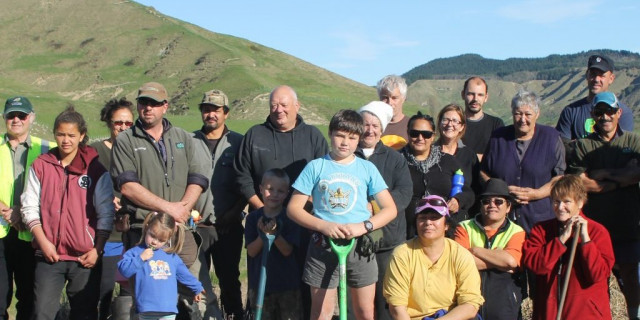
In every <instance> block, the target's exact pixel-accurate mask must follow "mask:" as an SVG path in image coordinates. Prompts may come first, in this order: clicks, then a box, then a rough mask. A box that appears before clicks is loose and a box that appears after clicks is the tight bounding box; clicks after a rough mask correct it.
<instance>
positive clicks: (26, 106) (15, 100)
mask: <svg viewBox="0 0 640 320" xmlns="http://www.w3.org/2000/svg"><path fill="white" fill-rule="evenodd" d="M14 111H18V112H22V113H31V112H33V106H31V102H30V101H29V99H27V97H22V96H17V97H12V98H9V99H7V101H6V102H5V104H4V115H7V114H8V113H9V112H14Z"/></svg>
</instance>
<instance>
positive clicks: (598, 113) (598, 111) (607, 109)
mask: <svg viewBox="0 0 640 320" xmlns="http://www.w3.org/2000/svg"><path fill="white" fill-rule="evenodd" d="M616 112H618V109H617V108H613V107H611V106H607V107H604V108H602V107H598V108H595V109H593V116H594V117H598V118H599V117H602V116H603V115H605V113H606V114H607V115H608V116H610V117H611V116H613V115H614V114H616Z"/></svg>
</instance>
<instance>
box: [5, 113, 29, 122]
mask: <svg viewBox="0 0 640 320" xmlns="http://www.w3.org/2000/svg"><path fill="white" fill-rule="evenodd" d="M28 116H29V114H28V113H24V112H9V113H8V114H7V115H5V116H4V117H5V118H6V119H7V120H13V119H14V118H18V119H20V120H23V121H24V120H25V119H27V117H28Z"/></svg>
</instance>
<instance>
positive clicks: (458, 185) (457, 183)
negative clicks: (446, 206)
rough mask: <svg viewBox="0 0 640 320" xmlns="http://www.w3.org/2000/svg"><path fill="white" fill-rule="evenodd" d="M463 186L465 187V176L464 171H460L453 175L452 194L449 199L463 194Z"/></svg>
mask: <svg viewBox="0 0 640 320" xmlns="http://www.w3.org/2000/svg"><path fill="white" fill-rule="evenodd" d="M462 186H464V175H463V174H462V170H460V169H458V171H456V173H455V174H454V175H453V181H452V182H451V194H449V198H453V196H455V195H456V194H458V193H460V192H462Z"/></svg>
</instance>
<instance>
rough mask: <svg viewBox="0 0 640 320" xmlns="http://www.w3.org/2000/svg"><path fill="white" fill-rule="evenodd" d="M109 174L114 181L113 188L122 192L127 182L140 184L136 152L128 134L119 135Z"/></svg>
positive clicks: (113, 150) (113, 149) (112, 153)
mask: <svg viewBox="0 0 640 320" xmlns="http://www.w3.org/2000/svg"><path fill="white" fill-rule="evenodd" d="M109 173H110V174H111V178H112V179H113V187H114V190H116V191H118V192H119V191H121V189H120V188H121V187H122V185H123V184H125V183H127V182H137V183H139V182H140V178H139V177H138V168H137V167H136V160H135V152H134V151H133V146H132V144H131V139H130V136H129V135H127V133H126V132H125V133H123V134H120V135H118V137H117V138H116V141H115V142H114V143H113V147H112V148H111V168H109Z"/></svg>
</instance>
